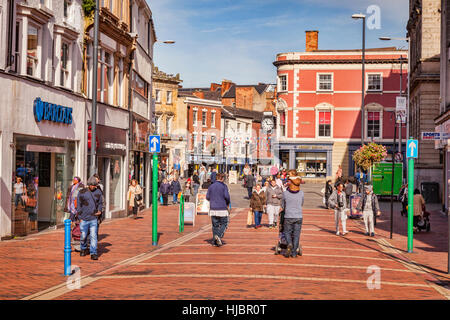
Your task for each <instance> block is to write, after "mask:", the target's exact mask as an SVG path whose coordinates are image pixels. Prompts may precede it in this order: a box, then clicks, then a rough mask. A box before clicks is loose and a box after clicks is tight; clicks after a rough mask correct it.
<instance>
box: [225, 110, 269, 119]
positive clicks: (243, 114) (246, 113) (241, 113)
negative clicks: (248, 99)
mask: <svg viewBox="0 0 450 320" xmlns="http://www.w3.org/2000/svg"><path fill="white" fill-rule="evenodd" d="M222 109H224V110H225V111H226V112H227V113H229V114H232V115H233V116H234V117H235V118H238V117H240V118H248V119H252V120H255V121H257V122H261V120H262V118H263V116H264V113H263V112H260V111H253V110H248V109H242V108H233V107H223V108H222Z"/></svg>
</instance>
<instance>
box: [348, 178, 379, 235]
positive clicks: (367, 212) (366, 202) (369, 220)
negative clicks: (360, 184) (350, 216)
mask: <svg viewBox="0 0 450 320" xmlns="http://www.w3.org/2000/svg"><path fill="white" fill-rule="evenodd" d="M364 191H365V193H364V195H363V196H362V197H361V198H360V199H359V203H358V206H357V207H356V209H354V211H356V210H358V211H362V212H363V219H364V226H365V227H366V236H369V235H370V236H371V237H373V236H375V231H374V226H373V224H374V218H375V215H376V214H378V215H380V206H379V205H378V198H377V196H376V195H375V194H374V193H373V188H372V186H371V185H365V186H364Z"/></svg>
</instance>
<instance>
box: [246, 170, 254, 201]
mask: <svg viewBox="0 0 450 320" xmlns="http://www.w3.org/2000/svg"><path fill="white" fill-rule="evenodd" d="M254 186H255V178H254V177H253V175H252V173H251V172H250V173H249V174H248V175H246V176H245V183H244V187H245V188H247V194H248V199H249V200H250V199H251V197H252V194H253V187H254Z"/></svg>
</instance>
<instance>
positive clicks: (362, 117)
mask: <svg viewBox="0 0 450 320" xmlns="http://www.w3.org/2000/svg"><path fill="white" fill-rule="evenodd" d="M352 18H353V19H355V20H358V19H362V63H361V65H362V76H361V78H362V87H361V147H362V146H363V145H364V91H365V88H364V80H365V70H364V68H365V58H366V15H364V14H362V13H357V14H353V15H352Z"/></svg>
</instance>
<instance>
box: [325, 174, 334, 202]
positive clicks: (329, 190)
mask: <svg viewBox="0 0 450 320" xmlns="http://www.w3.org/2000/svg"><path fill="white" fill-rule="evenodd" d="M332 193H333V186H332V185H331V180H328V181H327V183H326V184H325V207H327V209H330V205H329V204H328V199H330V196H331V194H332Z"/></svg>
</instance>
